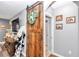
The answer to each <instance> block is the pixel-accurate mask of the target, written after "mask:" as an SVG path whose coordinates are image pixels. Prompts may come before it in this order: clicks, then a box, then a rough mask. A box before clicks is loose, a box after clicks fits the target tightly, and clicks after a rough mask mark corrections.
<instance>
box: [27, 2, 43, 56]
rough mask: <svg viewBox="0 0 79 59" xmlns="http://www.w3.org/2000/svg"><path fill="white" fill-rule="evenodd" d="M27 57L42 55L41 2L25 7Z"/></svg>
mask: <svg viewBox="0 0 79 59" xmlns="http://www.w3.org/2000/svg"><path fill="white" fill-rule="evenodd" d="M27 16H28V17H27V50H26V56H27V57H42V56H43V3H42V2H36V3H35V4H34V5H32V6H31V7H27Z"/></svg>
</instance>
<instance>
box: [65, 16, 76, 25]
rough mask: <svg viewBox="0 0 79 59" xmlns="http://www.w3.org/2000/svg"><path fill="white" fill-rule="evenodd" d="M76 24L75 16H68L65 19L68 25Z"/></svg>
mask: <svg viewBox="0 0 79 59" xmlns="http://www.w3.org/2000/svg"><path fill="white" fill-rule="evenodd" d="M75 22H76V17H75V16H70V17H67V18H66V23H67V24H70V23H75Z"/></svg>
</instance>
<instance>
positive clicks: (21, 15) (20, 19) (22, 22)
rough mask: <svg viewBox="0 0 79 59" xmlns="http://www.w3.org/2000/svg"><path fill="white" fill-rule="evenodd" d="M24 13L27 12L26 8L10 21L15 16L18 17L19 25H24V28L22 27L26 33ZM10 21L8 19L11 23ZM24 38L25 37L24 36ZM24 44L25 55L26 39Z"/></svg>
mask: <svg viewBox="0 0 79 59" xmlns="http://www.w3.org/2000/svg"><path fill="white" fill-rule="evenodd" d="M26 14H27V13H26V9H25V10H23V11H22V12H21V13H20V14H18V15H17V16H16V17H14V18H12V19H11V21H12V20H14V19H16V18H19V22H20V27H21V26H25V29H24V30H25V33H26ZM11 21H10V23H11ZM25 39H26V37H25ZM24 44H25V48H24V51H25V53H24V55H25V56H26V40H25V41H24Z"/></svg>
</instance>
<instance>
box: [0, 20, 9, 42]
mask: <svg viewBox="0 0 79 59" xmlns="http://www.w3.org/2000/svg"><path fill="white" fill-rule="evenodd" d="M0 24H4V25H6V24H9V20H6V19H0ZM5 32H6V29H0V42H1V41H4V39H3V37H4V35H5Z"/></svg>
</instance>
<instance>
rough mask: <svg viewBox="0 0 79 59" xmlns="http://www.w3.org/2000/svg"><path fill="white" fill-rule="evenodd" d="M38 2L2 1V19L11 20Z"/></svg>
mask: <svg viewBox="0 0 79 59" xmlns="http://www.w3.org/2000/svg"><path fill="white" fill-rule="evenodd" d="M35 2H36V1H29V0H28V1H0V18H4V19H11V18H12V17H13V16H14V15H16V14H17V13H19V12H21V11H22V10H24V9H26V7H27V5H32V4H34V3H35Z"/></svg>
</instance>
